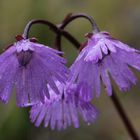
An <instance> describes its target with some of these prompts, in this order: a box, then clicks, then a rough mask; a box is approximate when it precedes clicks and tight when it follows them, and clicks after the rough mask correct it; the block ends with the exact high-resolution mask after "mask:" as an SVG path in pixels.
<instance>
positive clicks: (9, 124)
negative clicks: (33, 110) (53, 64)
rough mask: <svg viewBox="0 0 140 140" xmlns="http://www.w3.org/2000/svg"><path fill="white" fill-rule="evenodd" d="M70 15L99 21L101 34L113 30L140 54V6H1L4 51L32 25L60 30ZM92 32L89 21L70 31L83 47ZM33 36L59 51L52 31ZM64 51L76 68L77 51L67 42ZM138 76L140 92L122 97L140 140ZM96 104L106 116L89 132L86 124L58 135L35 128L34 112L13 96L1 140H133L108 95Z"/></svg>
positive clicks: (1, 123) (56, 1) (43, 1)
mask: <svg viewBox="0 0 140 140" xmlns="http://www.w3.org/2000/svg"><path fill="white" fill-rule="evenodd" d="M70 12H85V13H87V14H89V15H91V16H93V17H94V19H95V20H96V22H97V24H98V26H99V27H100V29H101V30H107V31H109V32H110V33H111V34H112V35H113V36H115V37H117V38H119V39H120V40H122V41H123V42H126V43H127V44H129V45H131V46H132V47H135V48H137V49H140V39H139V38H140V0H123V1H122V0H22V1H20V0H0V49H1V50H2V49H3V47H4V46H6V45H7V44H9V43H11V42H14V41H15V39H14V37H15V35H17V34H22V32H23V29H24V26H25V24H26V23H27V22H28V21H29V20H31V19H35V18H43V19H48V20H50V21H52V22H54V23H56V24H57V23H60V22H61V20H62V19H63V18H64V16H65V15H66V14H68V13H70ZM90 29H91V27H90V24H89V23H88V22H87V21H86V20H84V19H78V20H77V21H74V22H73V23H71V25H69V26H68V27H67V30H69V31H70V32H71V33H72V34H73V35H74V36H75V37H77V39H78V40H79V41H81V42H83V41H84V34H85V33H86V32H90V31H91V30H90ZM30 36H35V37H37V38H38V40H39V42H42V43H45V44H48V45H51V46H52V47H53V41H54V37H55V35H54V33H52V32H51V31H50V30H49V29H48V28H47V27H46V26H43V25H35V26H34V27H33V28H32V31H31V33H30ZM63 50H64V52H65V57H66V58H67V59H68V64H69V65H70V64H71V63H72V61H73V60H74V58H75V57H76V50H75V49H74V47H73V46H72V45H71V44H70V43H69V42H68V41H67V40H65V39H63ZM135 73H136V75H137V76H138V78H139V82H138V83H137V86H135V87H133V88H132V89H131V91H130V92H128V93H127V94H118V96H119V98H120V100H121V102H122V104H123V106H124V108H125V109H126V111H127V114H128V116H129V118H130V119H131V120H132V123H133V124H134V127H135V128H136V129H137V131H138V133H139V135H140V131H139V130H140V111H139V110H140V107H139V106H140V93H139V92H140V86H139V85H140V74H139V72H137V71H135ZM117 92H119V91H118V90H117ZM93 103H94V104H95V105H96V107H97V108H98V109H99V110H100V116H99V118H98V119H97V121H96V122H95V123H94V124H91V125H90V126H86V125H85V124H83V123H81V127H80V128H79V129H73V128H72V127H71V128H69V129H67V130H65V131H61V132H57V131H51V130H50V129H49V128H43V127H40V128H36V127H34V126H33V125H32V124H31V123H30V121H29V118H28V111H29V108H28V109H27V108H24V109H20V108H18V107H16V105H15V95H13V96H12V98H11V100H10V102H9V103H8V104H7V105H4V104H2V103H0V140H9V139H11V140H16V139H17V140H19V139H20V140H56V139H57V140H85V139H86V140H93V139H95V140H126V139H127V140H128V139H130V138H129V136H128V134H127V132H126V130H125V128H124V126H123V123H122V121H121V120H120V118H119V116H118V114H117V112H116V110H115V108H114V106H113V104H112V102H111V100H110V98H109V97H107V96H105V92H104V90H102V94H101V98H99V99H94V100H93Z"/></svg>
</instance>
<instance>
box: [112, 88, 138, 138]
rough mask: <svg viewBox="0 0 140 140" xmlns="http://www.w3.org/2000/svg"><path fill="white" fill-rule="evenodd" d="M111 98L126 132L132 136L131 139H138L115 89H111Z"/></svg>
mask: <svg viewBox="0 0 140 140" xmlns="http://www.w3.org/2000/svg"><path fill="white" fill-rule="evenodd" d="M111 100H112V102H113V104H114V106H115V108H116V110H117V112H118V114H119V115H120V117H121V119H122V121H123V123H124V125H125V128H126V129H127V132H128V133H129V135H130V136H131V137H132V139H133V140H139V137H138V135H137V133H136V131H135V129H134V128H133V126H132V124H131V121H130V120H129V118H128V117H127V115H126V113H125V110H124V108H123V107H122V105H121V103H120V101H119V99H118V97H117V95H116V92H115V90H114V89H113V94H112V96H111Z"/></svg>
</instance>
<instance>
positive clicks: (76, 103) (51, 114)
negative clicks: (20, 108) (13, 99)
mask: <svg viewBox="0 0 140 140" xmlns="http://www.w3.org/2000/svg"><path fill="white" fill-rule="evenodd" d="M57 86H58V88H59V91H60V92H61V94H58V95H57V94H55V92H54V91H53V90H52V89H51V88H49V91H50V93H51V94H50V99H48V98H46V100H45V103H44V104H43V103H39V104H37V105H34V106H33V107H32V108H31V111H30V118H31V121H32V122H33V123H35V126H39V125H40V124H41V123H42V122H44V126H45V127H48V125H49V124H50V127H51V129H53V130H54V129H55V128H57V129H58V130H61V129H66V128H67V127H68V126H71V125H72V124H73V125H74V127H75V128H78V127H79V119H78V116H79V115H80V116H81V117H82V119H83V120H84V121H85V122H86V123H87V124H90V123H91V122H93V121H94V120H95V119H96V117H97V111H96V109H95V108H94V106H93V105H92V104H91V103H90V102H85V101H83V100H81V99H79V98H78V96H77V95H78V93H77V92H78V86H76V85H69V84H68V83H67V84H66V85H64V84H60V83H59V82H57Z"/></svg>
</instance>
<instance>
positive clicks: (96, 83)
mask: <svg viewBox="0 0 140 140" xmlns="http://www.w3.org/2000/svg"><path fill="white" fill-rule="evenodd" d="M87 37H88V40H87V42H86V44H85V46H84V48H83V49H82V51H81V52H80V53H79V55H78V57H77V58H76V60H75V62H74V63H73V64H72V66H71V68H70V69H71V72H72V75H71V83H77V84H80V83H82V84H84V85H88V86H89V88H88V92H84V94H85V95H83V94H80V96H81V97H82V98H84V99H85V100H90V99H92V98H93V95H94V94H95V95H96V96H97V97H99V96H100V85H101V81H102V82H103V84H104V86H105V90H106V93H107V95H111V94H112V87H111V82H110V76H111V77H112V79H113V80H114V81H115V83H116V84H117V86H118V87H119V89H120V90H121V91H127V90H129V89H130V87H131V86H132V85H133V84H136V80H137V79H136V77H135V75H134V73H133V72H132V71H131V68H130V66H131V67H133V68H135V69H137V70H140V51H139V50H136V49H134V48H130V47H129V46H128V45H126V44H124V43H122V42H120V41H119V40H117V39H114V38H113V37H111V36H110V35H109V33H108V32H99V33H95V34H88V35H87ZM83 90H85V89H83ZM82 93H83V92H82Z"/></svg>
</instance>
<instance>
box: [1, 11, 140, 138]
mask: <svg viewBox="0 0 140 140" xmlns="http://www.w3.org/2000/svg"><path fill="white" fill-rule="evenodd" d="M81 17H82V18H86V19H87V20H88V21H89V22H90V23H91V25H92V29H93V31H92V33H87V34H86V37H87V41H86V42H85V43H84V45H82V46H80V43H79V42H78V41H77V40H76V39H75V38H74V37H73V36H72V35H71V34H69V32H67V31H65V30H64V28H65V27H66V25H68V24H69V23H70V22H71V21H73V20H74V19H77V18H81ZM33 24H45V25H47V26H49V27H50V29H51V30H52V31H53V32H55V33H56V39H55V48H57V50H56V49H53V48H50V47H48V46H46V45H43V44H40V43H37V40H36V39H35V38H28V35H29V31H30V28H31V26H32V25H33ZM62 35H63V36H64V37H66V38H67V39H68V40H69V41H70V42H71V43H72V44H73V45H75V47H76V48H77V49H78V50H80V52H79V55H78V57H77V58H76V60H75V61H74V63H73V64H72V65H71V66H70V68H67V67H66V66H65V63H66V60H65V59H64V58H63V57H61V56H60V55H62V54H63V53H62V52H61V36H62ZM16 39H17V41H16V42H15V43H14V44H12V45H10V46H9V47H8V48H7V49H6V50H5V51H4V52H3V53H2V54H1V55H0V100H1V101H2V102H4V103H7V102H8V101H9V98H10V95H11V92H12V89H13V87H14V86H15V87H16V88H15V89H16V101H17V105H18V106H20V107H26V106H31V111H30V118H31V122H33V123H34V124H35V126H40V124H41V123H42V122H44V126H45V127H48V126H49V125H50V127H51V129H55V128H56V129H58V130H61V129H66V128H67V127H68V126H71V125H72V124H73V125H74V127H75V128H78V127H79V117H81V118H82V119H83V120H84V122H86V123H87V124H89V123H92V122H94V121H95V119H96V118H97V116H98V111H97V110H96V109H95V107H94V106H93V105H92V103H91V101H92V99H93V97H94V96H96V97H99V96H100V85H101V81H102V82H103V84H104V86H105V90H106V93H107V95H109V96H111V99H112V101H113V103H114V105H115V107H116V109H117V111H118V113H119V115H120V117H121V119H122V121H123V122H124V125H125V127H126V129H127V131H128V133H129V134H130V136H131V137H132V138H133V139H134V140H138V139H139V138H138V135H137V133H136V132H135V130H134V128H133V126H132V124H131V122H130V121H129V119H128V117H127V115H126V113H125V111H124V109H123V107H122V106H121V104H120V102H119V99H118V98H117V96H116V94H115V90H114V89H113V87H112V84H111V81H110V77H112V79H113V80H114V81H115V83H116V84H117V86H118V87H119V89H120V90H121V91H127V90H129V89H130V88H131V86H132V85H133V84H136V81H137V78H136V77H135V75H134V73H133V72H132V70H131V69H130V67H129V66H131V67H133V68H135V69H137V70H140V51H139V50H136V49H134V48H130V47H129V46H128V45H126V44H124V43H122V42H121V41H119V40H117V39H115V38H113V37H111V36H110V34H109V33H108V32H106V31H103V32H101V31H100V30H99V28H98V27H97V25H96V23H95V21H94V20H93V18H92V17H90V16H88V15H86V14H83V13H80V14H68V16H66V18H65V19H64V20H63V22H62V23H61V24H59V25H55V24H53V23H51V22H49V21H47V20H32V21H30V22H29V23H28V24H27V25H26V27H25V29H24V33H23V35H22V36H17V37H16ZM58 50H59V51H58Z"/></svg>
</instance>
